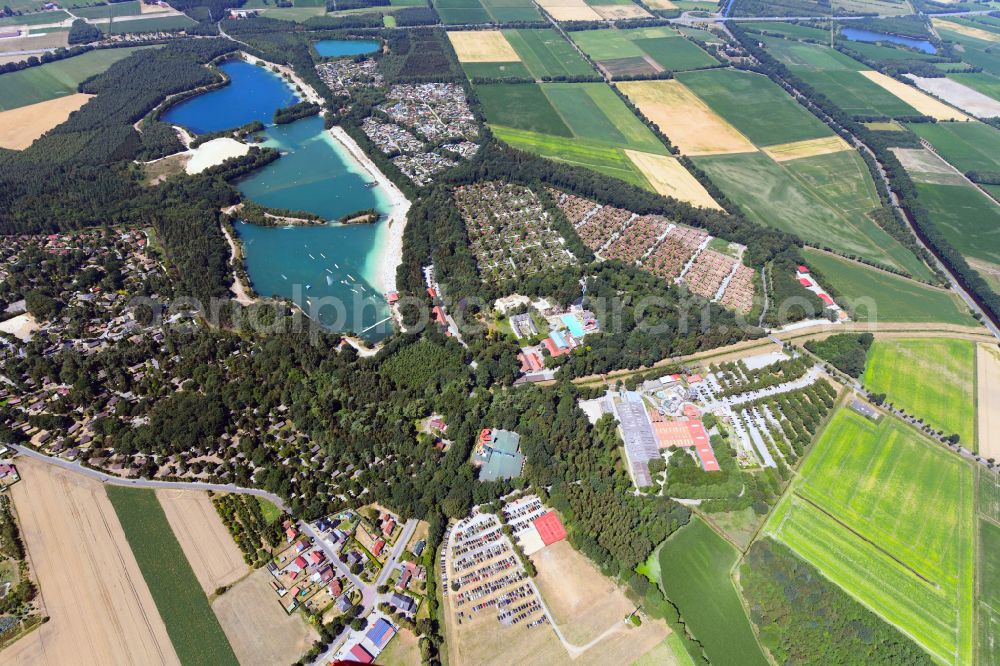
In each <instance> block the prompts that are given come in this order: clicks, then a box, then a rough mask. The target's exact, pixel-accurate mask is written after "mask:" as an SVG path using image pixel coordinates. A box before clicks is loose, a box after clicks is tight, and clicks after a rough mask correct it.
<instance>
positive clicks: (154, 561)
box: [107, 485, 238, 666]
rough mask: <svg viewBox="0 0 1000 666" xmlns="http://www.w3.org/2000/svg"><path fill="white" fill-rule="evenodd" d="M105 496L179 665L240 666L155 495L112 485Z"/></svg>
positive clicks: (145, 491) (143, 490)
mask: <svg viewBox="0 0 1000 666" xmlns="http://www.w3.org/2000/svg"><path fill="white" fill-rule="evenodd" d="M107 492H108V497H109V498H110V500H111V504H112V505H113V506H114V508H115V513H116V514H118V520H119V521H120V522H121V525H122V529H123V530H124V531H125V537H126V538H127V539H128V542H129V545H130V546H131V547H132V552H133V553H134V554H135V559H136V562H138V564H139V569H140V570H141V571H142V577H143V579H145V581H146V585H148V586H149V591H150V593H152V595H153V600H154V601H155V602H156V608H157V610H159V612H160V616H161V617H162V618H163V623H164V624H165V625H166V627H167V634H168V635H169V636H170V642H171V643H173V646H174V650H175V651H176V652H177V657H178V658H179V659H180V661H181V663H182V664H184V665H185V666H188V665H190V664H206V665H209V664H211V665H222V664H232V665H233V666H238V662H237V660H236V655H235V654H234V653H233V649H232V647H231V646H230V645H229V640H228V639H227V638H226V635H225V633H224V632H223V631H222V626H221V625H220V624H219V620H218V619H217V618H216V617H215V613H213V612H212V608H211V606H209V605H208V599H207V598H206V597H205V593H204V592H202V589H201V585H199V583H198V579H197V578H196V577H195V575H194V571H193V570H192V569H191V565H190V564H189V563H188V561H187V558H186V557H185V556H184V551H183V550H182V549H181V546H180V544H179V543H178V541H177V537H175V536H174V533H173V531H172V530H171V529H170V524H169V523H168V522H167V517H166V514H165V513H164V512H163V507H161V506H160V503H159V501H158V500H157V499H156V494H155V493H154V492H153V491H152V490H145V489H138V488H124V487H122V486H110V485H109V486H107Z"/></svg>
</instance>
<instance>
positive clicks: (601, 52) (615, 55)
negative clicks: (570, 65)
mask: <svg viewBox="0 0 1000 666" xmlns="http://www.w3.org/2000/svg"><path fill="white" fill-rule="evenodd" d="M569 34H570V37H571V39H572V40H573V41H574V42H576V44H577V45H578V46H579V47H580V48H581V49H582V50H583V52H584V53H586V54H587V55H588V56H590V57H591V58H593V59H594V60H596V61H598V62H600V63H601V64H602V65H604V66H605V67H606V68H607V69H608V70H609V71H611V72H612V74H614V73H615V72H616V71H619V72H620V66H619V63H620V62H624V61H635V62H636V63H637V64H639V65H640V66H642V67H644V68H645V69H646V70H648V72H649V73H655V71H656V70H655V68H653V67H652V66H651V65H649V63H648V62H646V61H645V58H647V57H648V58H651V59H652V60H653V61H654V62H656V63H657V64H658V65H659V66H660V67H662V68H663V69H665V70H670V71H685V70H690V69H700V68H703V67H713V66H715V65H718V64H719V63H718V61H717V60H716V59H715V58H713V57H712V56H711V55H709V54H708V52H706V51H705V50H704V49H702V48H701V47H700V46H698V45H697V44H695V43H694V42H692V41H689V40H687V39H685V38H684V37H683V36H681V35H680V33H678V32H677V31H676V30H673V29H672V28H668V27H654V28H634V29H625V30H619V29H617V28H606V29H603V30H580V31H575V32H571V33H569Z"/></svg>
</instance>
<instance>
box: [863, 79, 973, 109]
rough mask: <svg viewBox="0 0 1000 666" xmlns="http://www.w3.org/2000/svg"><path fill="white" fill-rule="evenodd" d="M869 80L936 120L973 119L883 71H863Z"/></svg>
mask: <svg viewBox="0 0 1000 666" xmlns="http://www.w3.org/2000/svg"><path fill="white" fill-rule="evenodd" d="M861 75H862V76H864V77H865V78H866V79H868V80H869V81H871V82H873V83H875V84H876V85H878V86H879V87H881V88H884V89H885V90H887V91H888V92H890V93H892V94H893V95H895V96H896V97H898V98H899V99H900V100H902V101H903V102H905V103H906V104H909V105H910V106H912V107H913V108H914V109H916V110H917V111H918V112H919V113H920V114H921V115H925V116H930V117H931V118H934V119H935V120H962V121H965V120H971V118H969V116H967V115H965V114H964V113H962V112H961V111H958V110H956V109H954V108H952V107H950V106H948V105H947V104H945V103H944V102H940V101H938V100H937V99H935V98H933V97H931V96H930V95H928V94H927V93H925V92H923V91H922V90H920V89H919V88H917V87H916V86H912V85H909V84H906V83H903V82H902V81H898V80H896V79H894V78H892V77H890V76H886V75H885V74H883V73H882V72H875V71H872V70H865V71H862V72H861Z"/></svg>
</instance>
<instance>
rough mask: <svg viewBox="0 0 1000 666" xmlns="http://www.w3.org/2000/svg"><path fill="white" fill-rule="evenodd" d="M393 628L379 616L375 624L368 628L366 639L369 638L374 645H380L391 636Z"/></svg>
mask: <svg viewBox="0 0 1000 666" xmlns="http://www.w3.org/2000/svg"><path fill="white" fill-rule="evenodd" d="M394 632H395V630H394V629H393V628H392V625H391V624H389V623H388V622H386V621H385V618H379V621H378V622H376V623H375V626H374V627H372V628H371V629H369V630H368V634H367V636H368V640H370V641H371V642H372V643H374V644H375V645H377V646H379V647H382V645H383V643H385V641H387V640H388V639H389V638H390V637H392V635H393V633H394Z"/></svg>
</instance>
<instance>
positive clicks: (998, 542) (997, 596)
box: [978, 518, 1000, 666]
mask: <svg viewBox="0 0 1000 666" xmlns="http://www.w3.org/2000/svg"><path fill="white" fill-rule="evenodd" d="M978 592H979V663H980V664H982V665H983V666H996V665H997V664H1000V526H998V525H997V524H996V523H994V522H993V521H990V520H987V519H985V518H980V519H979V587H978Z"/></svg>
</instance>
